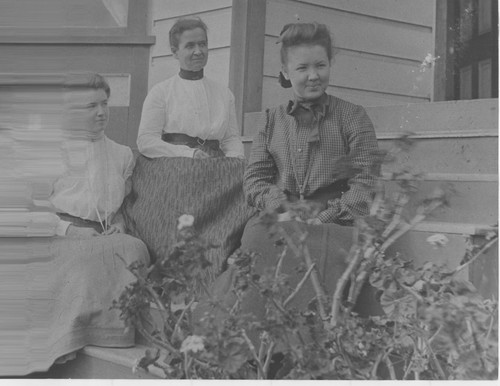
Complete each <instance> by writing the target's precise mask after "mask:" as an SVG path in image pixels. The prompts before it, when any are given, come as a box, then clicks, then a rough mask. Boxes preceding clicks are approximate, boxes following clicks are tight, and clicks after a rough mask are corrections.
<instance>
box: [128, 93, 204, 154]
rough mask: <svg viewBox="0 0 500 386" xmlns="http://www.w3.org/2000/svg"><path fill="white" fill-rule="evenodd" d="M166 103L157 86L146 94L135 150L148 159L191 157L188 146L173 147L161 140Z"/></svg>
mask: <svg viewBox="0 0 500 386" xmlns="http://www.w3.org/2000/svg"><path fill="white" fill-rule="evenodd" d="M166 109H167V107H166V101H165V96H164V95H163V92H162V90H161V88H160V87H159V86H155V87H153V88H152V89H151V91H150V92H149V93H148V96H147V97H146V99H145V100H144V105H143V107H142V115H141V123H140V125H139V132H138V134H137V148H138V149H139V151H140V152H141V153H142V154H144V155H145V156H146V157H149V158H158V157H190V158H192V157H193V154H194V150H195V149H192V148H190V147H189V146H184V145H173V144H171V143H167V142H165V141H163V140H162V139H161V136H162V134H163V128H164V127H165V124H166Z"/></svg>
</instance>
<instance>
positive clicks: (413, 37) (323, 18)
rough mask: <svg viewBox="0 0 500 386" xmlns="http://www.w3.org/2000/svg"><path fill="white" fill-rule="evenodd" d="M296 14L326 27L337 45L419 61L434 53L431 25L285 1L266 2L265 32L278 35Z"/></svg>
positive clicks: (294, 18) (272, 0) (291, 21)
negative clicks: (407, 22)
mask: <svg viewBox="0 0 500 386" xmlns="http://www.w3.org/2000/svg"><path fill="white" fill-rule="evenodd" d="M296 16H299V17H300V20H301V21H303V22H310V21H317V22H318V23H324V24H326V25H328V26H329V27H330V30H331V32H332V33H333V34H334V36H335V42H336V45H337V46H338V47H341V48H343V47H345V48H350V49H354V50H358V51H366V52H376V53H379V54H383V55H388V56H393V57H398V58H406V59H413V60H419V61H422V60H423V59H424V58H425V56H426V54H427V53H428V52H434V36H433V31H432V28H431V27H430V26H429V27H421V26H416V25H414V24H405V23H400V22H392V21H391V20H388V19H380V18H376V17H371V16H364V15H359V14H352V13H346V12H341V11H338V10H335V9H326V8H324V7H319V6H315V5H313V4H306V3H303V2H297V1H289V0H270V1H268V4H267V14H266V34H267V35H271V36H278V35H279V32H280V31H281V28H282V27H283V25H285V24H286V23H293V22H295V21H296V20H297V18H296Z"/></svg>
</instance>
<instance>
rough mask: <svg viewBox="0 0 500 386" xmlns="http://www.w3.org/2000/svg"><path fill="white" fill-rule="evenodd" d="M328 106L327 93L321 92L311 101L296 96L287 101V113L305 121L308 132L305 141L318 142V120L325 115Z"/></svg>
mask: <svg viewBox="0 0 500 386" xmlns="http://www.w3.org/2000/svg"><path fill="white" fill-rule="evenodd" d="M327 108H328V95H327V94H326V93H323V95H321V96H320V97H319V98H318V99H315V100H311V101H301V100H299V99H297V98H295V100H293V101H290V102H288V106H287V109H286V112H287V114H289V115H291V116H293V117H295V119H298V120H301V121H302V122H307V123H306V124H307V126H308V127H309V133H308V135H307V142H319V140H320V136H319V120H320V119H321V118H322V117H324V116H325V114H326V110H327Z"/></svg>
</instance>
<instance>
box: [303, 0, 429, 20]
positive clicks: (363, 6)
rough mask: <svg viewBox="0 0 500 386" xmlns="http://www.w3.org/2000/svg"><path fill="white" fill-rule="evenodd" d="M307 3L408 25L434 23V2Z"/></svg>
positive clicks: (338, 0)
mask: <svg viewBox="0 0 500 386" xmlns="http://www.w3.org/2000/svg"><path fill="white" fill-rule="evenodd" d="M306 2H307V3H312V4H317V5H322V6H325V7H329V8H335V9H339V10H344V11H347V12H352V13H357V14H361V15H369V16H371V17H379V18H381V19H388V20H393V21H401V22H404V23H408V24H415V25H420V26H421V25H424V26H430V25H432V24H433V23H434V8H433V7H434V2H435V1H434V0H419V1H415V0H376V1H366V0H307V1H306Z"/></svg>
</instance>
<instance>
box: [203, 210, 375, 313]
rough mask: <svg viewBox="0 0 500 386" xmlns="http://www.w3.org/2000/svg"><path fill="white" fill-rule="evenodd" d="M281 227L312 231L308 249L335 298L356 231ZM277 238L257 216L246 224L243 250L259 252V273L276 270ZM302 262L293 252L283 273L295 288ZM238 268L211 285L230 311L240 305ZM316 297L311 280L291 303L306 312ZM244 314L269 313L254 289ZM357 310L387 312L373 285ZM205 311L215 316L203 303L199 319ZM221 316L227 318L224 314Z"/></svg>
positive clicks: (331, 227)
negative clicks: (383, 309) (234, 289)
mask: <svg viewBox="0 0 500 386" xmlns="http://www.w3.org/2000/svg"><path fill="white" fill-rule="evenodd" d="M280 226H282V227H283V228H284V230H285V231H286V232H287V233H288V234H291V233H293V232H294V227H295V226H299V227H300V228H301V229H302V230H306V231H307V232H308V235H309V236H308V238H307V241H306V243H307V247H308V249H309V253H310V255H311V258H312V260H313V262H314V263H315V264H316V272H317V273H318V276H319V278H320V281H321V284H322V286H323V288H324V290H325V292H326V294H327V295H333V293H334V291H335V288H336V285H337V283H338V281H339V279H340V277H341V276H342V274H343V272H344V270H345V269H346V267H347V262H346V257H347V255H348V253H349V250H350V248H351V245H352V237H353V228H352V227H346V226H341V225H337V224H321V225H306V224H303V223H293V222H282V223H280ZM278 238H279V237H278V236H277V235H275V236H271V237H270V232H269V229H268V228H267V227H266V226H265V225H264V224H262V223H261V222H260V221H259V219H258V218H257V217H254V218H252V219H251V220H250V221H249V222H248V223H247V225H246V227H245V230H244V233H243V238H242V241H241V249H242V250H248V251H253V252H256V253H258V254H259V255H260V257H259V258H257V260H256V264H255V267H254V268H255V273H257V274H259V275H262V274H263V273H264V272H265V271H266V270H269V269H274V267H275V266H276V263H277V261H278V258H279V254H280V252H281V251H282V248H283V247H282V246H276V245H275V244H276V241H277V239H278ZM300 263H302V260H301V259H299V258H297V257H296V256H295V255H294V254H293V252H291V251H290V250H289V251H288V252H287V253H286V255H285V258H284V261H283V266H282V272H283V273H285V274H287V275H289V283H290V285H291V286H292V288H294V287H295V286H296V284H297V283H298V282H299V281H300V279H301V278H302V277H303V275H304V273H305V271H303V270H302V271H300V272H297V270H296V267H297V266H298V265H299V264H300ZM236 273H237V271H236V267H235V266H234V265H230V266H229V268H228V269H227V270H226V271H224V272H223V273H222V274H221V275H220V276H219V277H218V278H217V279H216V281H215V282H214V284H213V285H212V286H211V292H212V295H213V296H215V297H216V298H217V299H218V300H219V301H221V302H222V303H223V304H224V305H225V307H226V308H227V309H230V308H231V306H232V305H233V304H234V303H235V302H236V295H235V294H234V292H233V285H234V280H235V278H236ZM313 298H315V291H314V288H313V286H312V284H311V281H310V280H307V282H306V283H305V285H304V287H303V288H302V289H301V291H300V292H299V294H298V295H297V296H296V297H295V298H294V300H293V301H292V302H290V307H295V308H297V309H298V310H306V309H307V307H308V304H309V303H310V302H311V300H312V299H313ZM241 306H242V312H243V313H251V314H253V315H254V316H255V317H257V318H258V319H260V318H262V317H263V316H264V314H265V301H264V299H263V298H262V296H261V295H260V294H259V293H258V292H257V291H256V290H254V289H250V290H248V291H247V292H246V293H245V296H244V298H243V301H242V303H241ZM355 311H356V312H358V313H359V314H360V315H361V316H367V315H377V314H381V313H382V312H383V311H382V309H381V307H380V305H379V303H378V301H377V300H376V296H375V292H374V290H373V288H372V287H371V286H369V285H365V286H364V288H363V290H362V291H361V294H360V296H359V298H358V302H357V304H356V307H355ZM205 312H209V313H213V312H214V310H211V309H210V306H209V305H208V304H205V303H204V302H200V304H199V305H198V307H197V308H196V312H195V318H199V317H201V316H202V315H203V314H204V313H205ZM218 314H221V315H220V317H221V318H223V317H224V316H223V315H222V313H221V312H218Z"/></svg>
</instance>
